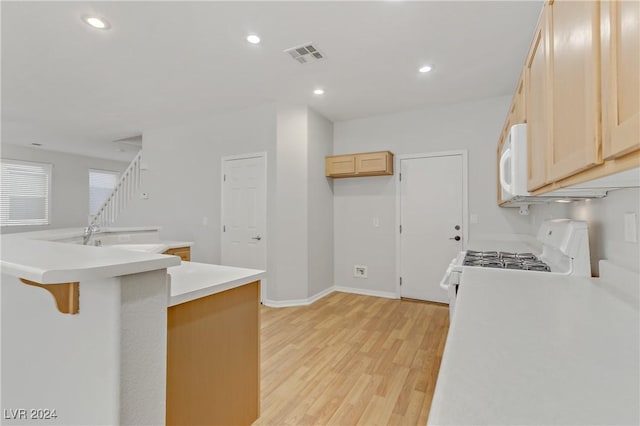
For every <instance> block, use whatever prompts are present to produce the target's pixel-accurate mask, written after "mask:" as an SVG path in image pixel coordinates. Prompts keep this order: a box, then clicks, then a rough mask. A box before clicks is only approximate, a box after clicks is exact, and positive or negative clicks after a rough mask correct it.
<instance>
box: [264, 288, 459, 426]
mask: <svg viewBox="0 0 640 426" xmlns="http://www.w3.org/2000/svg"><path fill="white" fill-rule="evenodd" d="M261 315H262V330H261V344H262V347H261V350H262V354H261V368H262V375H261V377H262V385H261V395H262V398H261V399H262V401H261V413H262V415H261V417H260V418H259V419H258V420H257V421H256V422H255V423H254V425H355V424H361V425H387V424H394V425H395V424H402V425H418V424H419V425H424V424H426V421H427V416H428V414H429V407H430V405H431V398H432V396H433V390H434V386H435V383H436V378H437V376H438V369H439V367H440V360H441V358H442V352H443V350H444V344H445V340H446V336H447V331H448V327H449V312H448V307H446V306H443V305H436V304H428V303H420V302H413V301H404V300H403V301H400V300H392V299H383V298H378V297H371V296H361V295H355V294H347V293H332V294H330V295H329V296H326V297H324V298H323V299H320V300H318V301H317V302H315V303H313V304H312V305H310V306H304V307H294V308H268V307H262V308H261Z"/></svg>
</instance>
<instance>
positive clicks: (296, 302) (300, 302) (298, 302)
mask: <svg viewBox="0 0 640 426" xmlns="http://www.w3.org/2000/svg"><path fill="white" fill-rule="evenodd" d="M334 291H339V292H341V293H352V294H360V295H363V296H374V297H384V298H385V299H400V296H398V295H397V294H396V293H393V292H390V291H378V290H367V289H363V288H355V287H344V286H333V287H329V288H325V289H324V290H322V291H321V292H319V293H316V294H314V295H313V296H311V297H307V298H306V299H292V300H270V299H264V300H263V301H262V304H263V305H265V306H268V307H270V308H290V307H294V306H307V305H310V304H312V303H313V302H315V301H317V300H320V299H322V298H323V297H325V296H328V295H329V294H331V293H333V292H334Z"/></svg>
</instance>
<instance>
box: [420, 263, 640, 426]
mask: <svg viewBox="0 0 640 426" xmlns="http://www.w3.org/2000/svg"><path fill="white" fill-rule="evenodd" d="M635 280H636V282H635V283H633V282H632V283H631V284H632V286H631V290H630V292H627V293H625V292H623V291H620V288H619V287H617V285H613V284H612V283H610V282H608V281H604V280H600V279H590V278H575V277H567V276H558V275H548V274H545V273H534V272H524V273H523V272H521V271H505V270H489V269H483V268H477V269H473V268H468V269H467V270H465V272H464V274H463V275H462V282H461V285H460V290H459V293H458V300H457V304H456V313H455V316H454V319H453V323H452V324H451V327H450V331H449V336H448V339H447V343H446V347H445V351H444V355H443V361H442V365H441V367H440V373H439V376H438V382H437V385H436V390H435V394H434V398H433V402H432V406H431V412H430V415H429V424H433V425H462V424H475V425H482V424H484V425H502V424H504V425H513V424H520V425H522V424H536V425H540V424H544V425H552V424H553V425H555V424H572V425H578V424H580V425H582V424H607V425H610V424H638V423H639V422H640V367H639V365H640V315H639V309H638V303H637V301H638V295H637V293H638V291H637V290H638V284H637V278H635ZM626 291H629V286H627V287H626Z"/></svg>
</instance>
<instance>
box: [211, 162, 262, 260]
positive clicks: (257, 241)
mask: <svg viewBox="0 0 640 426" xmlns="http://www.w3.org/2000/svg"><path fill="white" fill-rule="evenodd" d="M223 167H224V176H223V182H222V226H223V232H222V253H221V254H222V256H221V263H222V264H223V265H228V266H238V267H243V268H255V269H266V259H267V255H266V253H267V251H266V247H267V245H266V233H265V232H266V216H267V215H266V175H265V158H264V156H258V157H249V158H237V159H236V158H234V159H225V160H223Z"/></svg>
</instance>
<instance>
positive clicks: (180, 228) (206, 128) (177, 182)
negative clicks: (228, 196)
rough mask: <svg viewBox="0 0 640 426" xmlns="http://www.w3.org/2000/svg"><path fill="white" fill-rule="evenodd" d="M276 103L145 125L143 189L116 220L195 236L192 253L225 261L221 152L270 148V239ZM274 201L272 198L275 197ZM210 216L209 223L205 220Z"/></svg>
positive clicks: (164, 234) (165, 235) (167, 235)
mask: <svg viewBox="0 0 640 426" xmlns="http://www.w3.org/2000/svg"><path fill="white" fill-rule="evenodd" d="M275 128H276V123H275V108H274V106H273V105H263V106H260V107H257V108H252V109H248V110H243V111H237V112H232V113H227V114H220V115H212V116H210V117H207V118H204V119H197V120H193V121H191V122H186V123H181V124H179V125H171V126H165V127H157V128H149V129H145V132H144V136H143V143H142V145H143V151H142V153H143V154H142V155H143V163H144V164H145V165H146V166H147V167H148V170H146V171H144V172H143V178H142V188H141V189H140V192H146V193H147V194H149V199H147V200H142V199H140V198H138V199H136V200H134V201H133V202H132V204H131V205H130V207H129V208H128V209H127V210H126V211H125V212H124V213H123V214H122V216H121V217H120V218H119V219H118V221H117V222H116V225H119V226H120V225H132V226H135V225H137V226H140V225H159V226H161V227H162V230H161V232H160V235H161V238H162V239H173V240H182V241H185V240H186V241H194V242H195V245H194V246H193V247H192V259H193V260H194V261H196V262H206V263H219V262H220V232H221V222H220V221H221V216H220V213H221V212H220V197H221V182H220V177H221V167H222V157H224V156H229V155H238V154H247V153H255V152H267V200H268V206H267V239H268V241H267V243H268V246H270V245H271V243H272V241H271V239H270V238H269V236H270V235H272V234H273V219H274V217H273V213H274V210H273V203H272V201H273V199H274V194H275V170H276V168H275V163H276V162H275V160H276V156H275V136H276V134H275ZM270 201H271V203H270ZM205 218H206V222H207V223H206V224H205V223H204V221H205Z"/></svg>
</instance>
